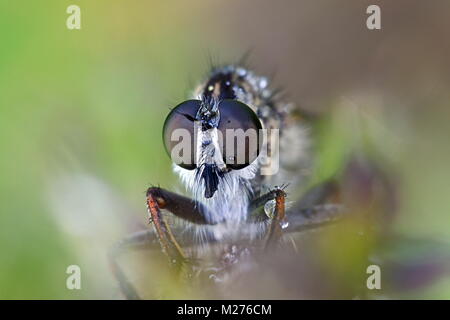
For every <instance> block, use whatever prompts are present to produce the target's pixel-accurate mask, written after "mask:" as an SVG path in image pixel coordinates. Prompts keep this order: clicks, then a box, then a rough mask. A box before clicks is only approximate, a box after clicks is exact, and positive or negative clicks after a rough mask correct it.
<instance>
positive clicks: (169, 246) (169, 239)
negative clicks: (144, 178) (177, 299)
mask: <svg viewBox="0 0 450 320" xmlns="http://www.w3.org/2000/svg"><path fill="white" fill-rule="evenodd" d="M147 208H148V215H149V222H150V223H152V224H153V227H154V229H155V232H156V235H157V237H158V240H159V243H160V245H161V248H162V250H163V252H164V253H165V254H166V255H167V257H168V258H169V263H170V264H171V265H172V266H173V267H176V268H177V269H179V268H181V267H182V266H183V265H184V264H185V262H186V260H187V259H186V256H185V254H184V252H183V249H182V248H181V246H180V245H179V244H178V242H177V240H176V239H175V237H174V235H173V233H172V230H171V229H170V226H169V224H168V223H167V221H166V219H165V218H164V216H163V215H162V214H161V209H166V210H168V211H169V212H171V213H172V214H174V215H175V216H177V217H179V218H181V219H183V220H185V221H189V222H192V223H195V224H199V225H205V224H211V223H209V222H208V221H207V219H206V217H205V215H204V213H205V209H204V208H203V206H202V205H201V204H199V203H195V202H194V201H193V200H191V199H189V198H187V197H184V196H181V195H178V194H176V193H173V192H170V191H166V190H164V189H161V188H158V187H151V188H149V189H148V190H147Z"/></svg>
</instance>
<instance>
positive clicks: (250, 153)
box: [218, 99, 262, 170]
mask: <svg viewBox="0 0 450 320" xmlns="http://www.w3.org/2000/svg"><path fill="white" fill-rule="evenodd" d="M219 110H220V122H219V127H218V129H219V130H220V131H221V133H222V137H223V143H222V146H221V149H222V155H223V161H224V162H225V163H226V165H227V167H228V168H230V169H234V170H239V169H243V168H245V167H247V166H248V165H249V164H250V163H252V162H253V161H255V159H256V158H257V157H258V154H259V151H260V149H261V143H262V141H260V130H261V128H262V125H261V122H260V121H259V119H258V117H257V116H256V114H255V112H253V110H252V109H251V108H250V107H249V106H247V105H246V104H244V103H242V102H240V101H237V100H232V99H225V100H223V101H221V102H220V105H219Z"/></svg>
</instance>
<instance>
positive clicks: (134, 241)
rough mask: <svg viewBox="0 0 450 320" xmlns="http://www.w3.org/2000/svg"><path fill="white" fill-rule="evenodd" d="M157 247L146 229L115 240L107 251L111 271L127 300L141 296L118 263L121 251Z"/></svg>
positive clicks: (137, 298)
mask: <svg viewBox="0 0 450 320" xmlns="http://www.w3.org/2000/svg"><path fill="white" fill-rule="evenodd" d="M158 247H159V244H158V240H157V238H156V237H155V234H154V233H153V232H150V231H148V230H144V231H138V232H135V233H132V234H131V235H129V236H127V237H125V238H124V239H122V240H121V241H119V242H117V243H116V244H115V245H114V246H113V247H112V248H111V249H110V251H109V254H108V260H109V265H110V267H111V271H112V273H113V275H114V277H115V278H116V280H117V282H118V284H119V288H120V290H121V292H122V293H123V295H124V296H125V298H126V299H127V300H140V299H141V297H140V296H139V294H138V293H137V291H136V288H135V287H134V286H133V284H132V283H131V282H130V280H129V279H128V277H127V276H126V274H125V272H124V271H123V269H122V268H121V267H120V265H119V263H118V259H119V257H120V256H121V254H122V253H124V252H126V251H129V250H132V249H141V248H143V249H145V248H149V249H153V250H157V249H158Z"/></svg>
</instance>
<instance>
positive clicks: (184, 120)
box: [163, 100, 201, 170]
mask: <svg viewBox="0 0 450 320" xmlns="http://www.w3.org/2000/svg"><path fill="white" fill-rule="evenodd" d="M200 103H201V102H200V101H199V100H187V101H184V102H182V103H180V104H179V105H177V106H176V107H175V108H173V109H172V110H171V111H170V113H169V115H168V116H167V118H166V121H165V122H164V127H163V141H164V147H165V149H166V151H167V154H168V155H169V156H170V158H171V159H172V161H173V162H174V163H175V164H176V165H179V166H180V167H182V168H184V169H188V170H193V169H195V168H196V165H195V159H196V146H197V143H196V141H194V140H195V139H194V122H195V117H196V115H197V110H198V108H199V107H200Z"/></svg>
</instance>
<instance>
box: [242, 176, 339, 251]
mask: <svg viewBox="0 0 450 320" xmlns="http://www.w3.org/2000/svg"><path fill="white" fill-rule="evenodd" d="M285 199H286V193H285V192H284V187H281V188H278V187H275V188H274V189H273V190H270V191H269V192H268V193H266V194H264V195H262V196H260V197H258V198H255V199H254V200H253V201H252V202H251V204H250V206H249V211H250V212H255V211H256V210H257V209H258V208H260V207H262V206H264V205H265V204H266V203H267V202H268V201H270V200H275V203H274V208H273V213H272V214H271V215H267V214H259V215H257V216H256V217H253V219H254V221H256V222H258V221H259V222H261V221H264V220H268V219H271V221H270V223H269V227H268V230H267V239H266V248H268V247H270V246H272V245H273V244H276V243H278V240H279V239H280V238H281V236H282V233H283V232H301V231H306V230H310V229H315V228H319V227H323V226H326V225H329V224H332V223H335V222H337V221H339V220H340V219H341V218H342V215H343V206H342V205H341V204H340V201H339V188H338V187H337V185H336V183H335V182H333V181H328V182H325V183H322V184H320V185H318V186H316V187H313V188H311V189H310V190H308V191H307V192H306V193H305V195H304V196H303V197H302V198H301V199H300V200H299V201H297V202H296V203H295V204H294V206H293V207H292V208H290V209H289V210H286V208H285ZM286 211H287V212H286Z"/></svg>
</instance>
